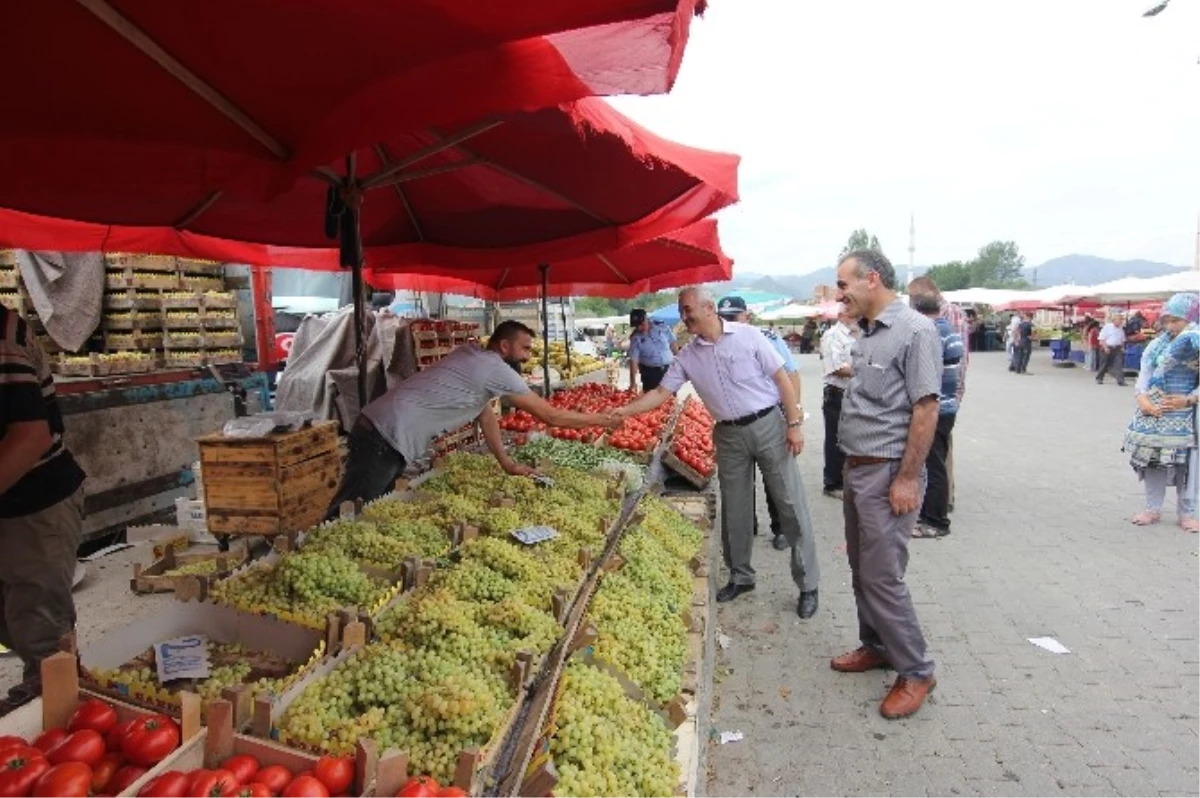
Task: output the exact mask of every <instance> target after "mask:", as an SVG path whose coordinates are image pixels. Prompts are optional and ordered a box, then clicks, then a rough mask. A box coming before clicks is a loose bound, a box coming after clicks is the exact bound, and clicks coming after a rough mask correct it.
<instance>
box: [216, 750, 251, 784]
mask: <svg viewBox="0 0 1200 798" xmlns="http://www.w3.org/2000/svg"><path fill="white" fill-rule="evenodd" d="M221 767H222V768H223V769H225V770H228V771H229V772H230V773H232V774H233V776H234V778H236V779H237V780H238V783H239V784H249V783H250V782H252V781H254V774H255V773H258V760H257V759H255V758H254V757H252V756H250V755H249V754H234V755H233V756H231V757H229V758H228V759H226V760H225V761H224V762H222V763H221Z"/></svg>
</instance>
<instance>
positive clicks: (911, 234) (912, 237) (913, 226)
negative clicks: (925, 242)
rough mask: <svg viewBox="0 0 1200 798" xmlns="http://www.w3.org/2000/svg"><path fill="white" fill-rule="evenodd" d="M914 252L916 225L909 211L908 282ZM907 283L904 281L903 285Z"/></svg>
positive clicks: (910, 276)
mask: <svg viewBox="0 0 1200 798" xmlns="http://www.w3.org/2000/svg"><path fill="white" fill-rule="evenodd" d="M916 253H917V226H916V223H915V222H914V220H913V215H912V213H911V212H910V213H909V214H908V283H911V282H912V281H913V266H914V263H915V262H914V260H913V259H914V257H915V256H916ZM908 283H905V284H904V285H905V286H907V285H908Z"/></svg>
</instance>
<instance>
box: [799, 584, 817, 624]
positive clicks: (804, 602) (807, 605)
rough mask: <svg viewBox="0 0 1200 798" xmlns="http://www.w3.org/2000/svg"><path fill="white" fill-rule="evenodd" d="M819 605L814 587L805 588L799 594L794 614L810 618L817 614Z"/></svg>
mask: <svg viewBox="0 0 1200 798" xmlns="http://www.w3.org/2000/svg"><path fill="white" fill-rule="evenodd" d="M819 605H820V602H819V601H817V591H816V589H815V588H814V589H813V590H806V591H804V592H803V593H801V594H800V602H799V603H798V604H797V605H796V614H797V615H799V616H800V617H801V618H811V617H813V616H814V615H816V614H817V607H818V606H819Z"/></svg>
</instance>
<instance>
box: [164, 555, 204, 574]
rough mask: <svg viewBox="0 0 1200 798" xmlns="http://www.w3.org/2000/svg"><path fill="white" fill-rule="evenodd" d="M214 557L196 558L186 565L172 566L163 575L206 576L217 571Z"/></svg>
mask: <svg viewBox="0 0 1200 798" xmlns="http://www.w3.org/2000/svg"><path fill="white" fill-rule="evenodd" d="M217 563H218V561H217V560H216V559H211V560H196V561H195V562H190V563H188V564H187V565H181V566H179V567H178V568H173V569H171V570H170V571H165V572H164V573H163V574H162V575H163V576H208V575H209V574H215V573H216V572H217Z"/></svg>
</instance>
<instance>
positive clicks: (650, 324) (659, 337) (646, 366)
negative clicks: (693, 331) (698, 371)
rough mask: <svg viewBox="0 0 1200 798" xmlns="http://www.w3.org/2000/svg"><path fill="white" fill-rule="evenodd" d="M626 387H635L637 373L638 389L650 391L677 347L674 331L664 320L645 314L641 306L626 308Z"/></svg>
mask: <svg viewBox="0 0 1200 798" xmlns="http://www.w3.org/2000/svg"><path fill="white" fill-rule="evenodd" d="M629 326H631V327H633V334H632V335H630V336H629V387H630V389H631V390H636V389H637V385H638V381H637V378H638V376H639V375H640V376H641V378H642V390H643V391H653V390H654V389H655V388H657V387H658V384H659V383H660V382H662V378H663V376H664V375H665V374H666V373H667V367H668V366H670V365H671V363H672V361H674V360H675V353H676V352H678V351H679V347H678V346H677V345H676V344H675V333H673V332H671V327H670V326H669V325H667V324H666V323H664V322H661V321H655V320H653V319H651V318H650V317H649V316H647V315H646V311H645V310H644V309H643V308H634V309H633V310H631V311H630V312H629Z"/></svg>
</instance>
